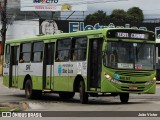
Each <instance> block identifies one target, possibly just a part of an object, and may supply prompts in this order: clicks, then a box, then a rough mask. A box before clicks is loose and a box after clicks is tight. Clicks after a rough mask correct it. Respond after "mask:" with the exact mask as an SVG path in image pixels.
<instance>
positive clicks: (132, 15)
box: [85, 7, 144, 22]
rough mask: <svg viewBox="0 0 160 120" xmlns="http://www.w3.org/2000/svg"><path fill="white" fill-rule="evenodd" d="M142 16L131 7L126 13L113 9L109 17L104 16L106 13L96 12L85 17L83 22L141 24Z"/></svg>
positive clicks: (141, 13)
mask: <svg viewBox="0 0 160 120" xmlns="http://www.w3.org/2000/svg"><path fill="white" fill-rule="evenodd" d="M143 20H144V15H143V11H142V10H141V9H140V8H138V7H132V8H130V9H128V11H127V12H126V11H124V10H122V9H115V10H113V11H112V13H111V15H110V16H107V15H106V12H104V11H102V10H98V11H97V12H95V13H93V14H89V15H88V16H86V18H85V21H87V22H88V21H89V22H90V21H94V22H105V21H113V22H143Z"/></svg>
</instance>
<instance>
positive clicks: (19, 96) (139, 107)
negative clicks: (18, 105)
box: [0, 78, 160, 120]
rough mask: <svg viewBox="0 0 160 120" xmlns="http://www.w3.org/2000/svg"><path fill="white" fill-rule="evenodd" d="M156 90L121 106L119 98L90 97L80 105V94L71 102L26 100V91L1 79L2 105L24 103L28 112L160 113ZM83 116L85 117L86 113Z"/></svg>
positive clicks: (159, 90)
mask: <svg viewBox="0 0 160 120" xmlns="http://www.w3.org/2000/svg"><path fill="white" fill-rule="evenodd" d="M156 88H157V92H156V94H152V95H151V94H150V95H137V94H131V95H130V100H129V103H128V104H121V103H120V100H119V96H117V97H98V98H97V97H90V98H89V103H88V104H80V102H79V94H76V95H75V97H74V98H73V99H71V100H62V99H60V98H59V96H58V95H57V94H45V95H43V96H42V98H41V99H39V100H29V99H26V98H25V96H24V91H22V90H18V89H14V88H12V89H9V88H6V87H5V86H3V85H2V78H0V103H6V102H22V101H23V102H26V103H27V104H28V105H29V109H28V110H27V111H88V113H89V111H106V112H109V111H115V112H116V111H122V112H123V111H142V112H143V111H150V112H154V111H160V84H157V87H156ZM62 113H63V112H62ZM81 114H82V116H83V115H84V116H85V114H86V113H81ZM62 116H63V115H62ZM159 116H160V114H159ZM113 117H114V116H113ZM137 117H138V116H137ZM115 118H116V117H115ZM116 119H117V118H116ZM123 120H124V119H123ZM155 120H156V119H155ZM157 120H158V119H157Z"/></svg>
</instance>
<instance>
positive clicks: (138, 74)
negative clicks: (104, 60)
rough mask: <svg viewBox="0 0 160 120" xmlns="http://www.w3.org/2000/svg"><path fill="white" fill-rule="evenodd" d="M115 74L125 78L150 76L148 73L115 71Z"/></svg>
mask: <svg viewBox="0 0 160 120" xmlns="http://www.w3.org/2000/svg"><path fill="white" fill-rule="evenodd" d="M115 74H119V75H123V76H127V77H144V76H150V75H151V73H150V72H146V71H144V72H143V71H115Z"/></svg>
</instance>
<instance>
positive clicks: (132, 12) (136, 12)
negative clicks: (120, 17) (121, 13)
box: [126, 7, 144, 22]
mask: <svg viewBox="0 0 160 120" xmlns="http://www.w3.org/2000/svg"><path fill="white" fill-rule="evenodd" d="M126 20H127V21H130V22H143V20H144V15H143V11H142V10H141V9H140V8H138V7H132V8H130V9H128V11H127V17H126Z"/></svg>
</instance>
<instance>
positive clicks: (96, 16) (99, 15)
mask: <svg viewBox="0 0 160 120" xmlns="http://www.w3.org/2000/svg"><path fill="white" fill-rule="evenodd" d="M106 19H107V15H106V12H104V11H102V10H98V11H97V12H95V13H93V14H89V15H87V16H86V18H85V21H88V22H90V21H94V22H103V21H106Z"/></svg>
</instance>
